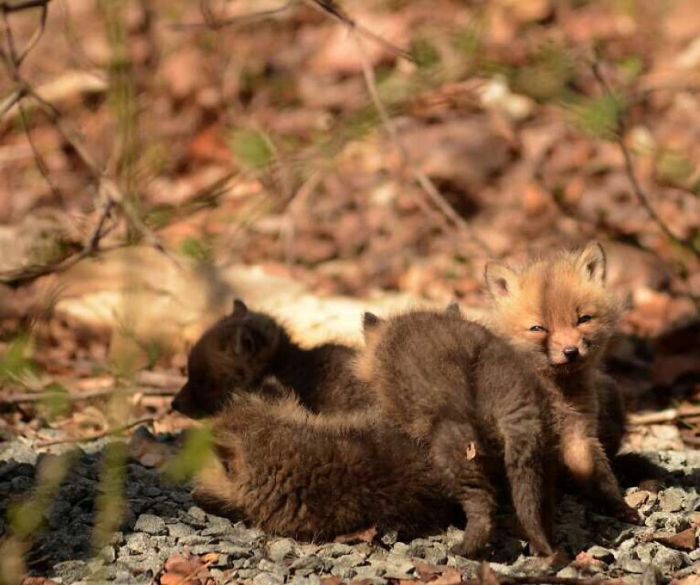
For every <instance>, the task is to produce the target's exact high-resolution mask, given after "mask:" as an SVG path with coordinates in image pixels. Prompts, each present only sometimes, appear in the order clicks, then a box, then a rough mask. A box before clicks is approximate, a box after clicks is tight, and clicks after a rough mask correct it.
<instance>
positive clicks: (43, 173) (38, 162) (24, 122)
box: [17, 100, 63, 201]
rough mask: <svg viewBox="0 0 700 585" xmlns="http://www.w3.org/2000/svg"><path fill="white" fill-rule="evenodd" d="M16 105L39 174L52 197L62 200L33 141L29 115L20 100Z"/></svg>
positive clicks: (59, 191) (61, 195)
mask: <svg viewBox="0 0 700 585" xmlns="http://www.w3.org/2000/svg"><path fill="white" fill-rule="evenodd" d="M17 107H18V108H19V116H20V120H21V121H22V127H23V128H24V134H25V135H26V137H27V142H28V143H29V147H30V148H31V149H32V154H33V155H34V162H35V163H36V166H37V168H38V169H39V172H40V173H41V176H42V177H44V180H45V181H46V183H47V185H48V186H49V189H51V192H52V193H53V195H54V197H56V199H58V201H63V194H62V193H61V190H60V189H59V188H58V186H57V185H56V184H55V183H54V182H53V179H52V178H51V174H50V173H49V167H48V165H47V164H46V161H45V160H44V156H43V155H42V154H41V152H39V148H38V147H37V145H36V143H35V142H34V136H33V135H32V131H31V128H30V127H29V116H27V110H26V109H25V107H24V104H23V103H22V100H19V101H18V103H17Z"/></svg>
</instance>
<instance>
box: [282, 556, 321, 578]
mask: <svg viewBox="0 0 700 585" xmlns="http://www.w3.org/2000/svg"><path fill="white" fill-rule="evenodd" d="M323 567H324V563H323V561H322V560H321V559H319V558H318V557H317V556H315V555H310V556H307V557H301V558H299V559H296V560H295V561H294V562H292V564H291V565H289V569H290V570H291V571H296V573H297V574H301V575H309V574H311V573H317V572H320V571H321V570H322V569H323Z"/></svg>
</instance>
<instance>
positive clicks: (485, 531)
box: [357, 308, 553, 556]
mask: <svg viewBox="0 0 700 585" xmlns="http://www.w3.org/2000/svg"><path fill="white" fill-rule="evenodd" d="M364 325H365V326H364V330H365V341H366V349H365V350H364V351H363V352H361V355H360V357H359V359H358V362H357V372H358V376H359V377H360V378H362V379H364V380H365V381H367V382H368V383H369V384H370V386H371V387H372V388H373V389H374V390H375V391H376V393H377V398H378V401H379V405H380V407H381V410H382V411H383V412H384V415H385V417H386V418H387V419H388V420H392V421H394V422H395V423H396V424H397V425H398V426H399V428H401V429H402V430H404V431H405V432H407V433H408V434H409V435H410V436H412V437H413V438H415V439H417V440H419V441H420V442H421V443H422V444H423V445H424V448H425V449H426V450H427V451H428V452H429V454H430V457H431V461H432V464H433V469H434V470H435V471H436V472H437V474H438V476H439V477H440V478H441V481H442V482H443V483H444V484H445V486H446V488H445V489H446V490H447V495H449V497H451V498H453V499H455V500H457V501H459V503H460V504H461V505H462V507H463V509H464V511H465V513H466V515H467V527H466V530H465V532H464V537H463V540H462V542H461V544H460V545H458V546H457V547H456V548H455V552H458V553H459V554H463V555H465V556H474V555H477V554H479V553H480V552H481V551H482V550H483V548H484V547H485V546H486V545H487V544H488V543H489V541H490V539H491V534H492V530H493V514H494V510H495V506H496V503H495V493H494V488H493V484H492V481H491V479H490V476H491V475H492V473H493V472H494V471H496V470H498V469H499V468H502V467H503V466H505V470H506V475H507V477H508V480H509V484H510V490H511V495H512V498H513V504H514V507H515V511H516V515H517V516H518V519H519V521H520V524H521V525H522V528H523V530H524V531H525V533H526V535H527V537H528V540H529V541H530V543H531V545H532V547H533V548H534V550H535V551H536V552H537V553H538V554H545V555H546V554H550V553H551V552H552V548H551V546H550V544H549V534H548V533H549V528H550V527H549V519H550V512H551V511H550V509H549V507H550V506H551V505H552V502H550V501H548V500H549V497H548V491H547V489H546V486H545V476H546V474H547V472H548V471H547V469H548V467H549V465H548V462H549V457H550V456H549V453H550V449H551V448H552V446H553V445H552V443H553V439H552V438H551V437H549V436H548V428H549V426H550V425H549V424H548V423H547V418H546V416H547V412H548V409H547V408H546V407H545V408H543V406H542V403H543V402H544V401H545V400H546V394H545V393H544V391H543V389H542V388H541V386H540V384H539V382H538V379H537V376H536V375H535V374H534V373H533V372H532V371H531V369H530V368H529V367H528V366H527V363H526V362H525V360H524V359H523V358H522V357H521V356H520V355H519V354H518V353H517V352H516V351H515V350H513V349H512V348H511V347H510V345H509V344H508V343H507V342H505V341H503V340H501V339H500V338H498V337H496V336H495V335H494V334H492V333H491V332H489V331H488V330H487V329H486V328H484V327H482V326H480V325H478V324H476V323H472V322H469V321H466V320H464V319H462V318H461V317H460V316H459V314H458V311H456V310H454V309H453V308H450V309H449V310H448V311H446V312H441V313H438V312H430V311H417V312H412V313H407V314H405V315H400V316H397V317H393V318H391V319H388V320H382V319H379V318H378V317H376V316H374V315H372V314H371V313H367V314H365V323H364ZM543 517H544V520H543ZM545 525H546V526H545Z"/></svg>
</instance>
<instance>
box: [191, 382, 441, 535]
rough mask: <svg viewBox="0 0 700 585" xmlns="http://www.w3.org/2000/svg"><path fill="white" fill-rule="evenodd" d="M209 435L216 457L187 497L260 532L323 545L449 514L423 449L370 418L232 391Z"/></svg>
mask: <svg viewBox="0 0 700 585" xmlns="http://www.w3.org/2000/svg"><path fill="white" fill-rule="evenodd" d="M213 434H214V443H215V454H216V457H212V458H211V459H210V460H209V461H208V463H207V464H206V465H205V467H204V468H203V470H202V471H201V472H200V473H199V475H198V477H197V478H196V481H195V485H196V487H195V493H194V495H195V498H196V500H197V501H198V502H200V503H202V504H203V505H205V506H206V507H213V508H214V509H216V510H217V513H223V514H225V515H233V516H240V515H243V516H245V517H246V518H248V519H249V520H250V521H252V522H253V523H254V524H256V525H257V526H259V527H260V528H262V529H264V530H266V531H269V532H272V533H276V534H283V535H288V536H293V537H296V538H301V539H314V538H318V539H329V538H333V537H334V536H336V535H339V534H346V533H349V532H353V531H356V530H360V529H363V528H369V527H371V526H377V527H378V528H380V529H382V530H389V529H392V530H398V531H399V532H400V533H402V534H403V535H415V534H420V533H422V532H424V531H426V530H431V529H433V530H434V529H440V528H444V527H445V526H447V524H448V523H449V520H450V519H451V517H452V512H453V510H454V504H453V503H451V502H450V501H449V500H448V499H447V498H445V497H444V495H443V494H444V489H443V488H442V486H441V485H440V483H439V480H438V479H436V478H435V474H434V473H432V472H431V467H430V462H429V460H428V455H427V453H426V451H425V450H423V449H420V448H418V446H417V445H416V444H415V442H414V441H413V440H412V439H411V438H410V437H408V436H406V435H404V434H402V433H400V432H398V431H396V430H395V429H392V428H391V426H390V425H387V424H386V421H384V420H382V419H381V418H380V417H379V416H377V415H373V414H370V413H368V412H364V413H359V412H357V413H355V414H352V413H350V414H343V415H320V414H314V413H311V412H309V411H308V410H307V409H305V408H303V407H302V406H300V404H299V403H298V402H297V400H296V399H294V398H289V397H288V398H282V399H278V400H269V399H266V398H264V397H262V396H259V395H254V394H237V395H234V396H233V397H232V398H231V400H230V402H229V403H228V404H227V406H225V407H224V409H223V410H222V412H221V413H220V414H219V416H217V417H216V418H215V419H214V424H213Z"/></svg>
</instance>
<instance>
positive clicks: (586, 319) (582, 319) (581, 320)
mask: <svg viewBox="0 0 700 585" xmlns="http://www.w3.org/2000/svg"><path fill="white" fill-rule="evenodd" d="M591 319H593V317H591V316H590V315H581V316H580V317H579V318H578V321H577V322H576V325H582V324H583V323H588V322H589V321H590V320H591Z"/></svg>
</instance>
